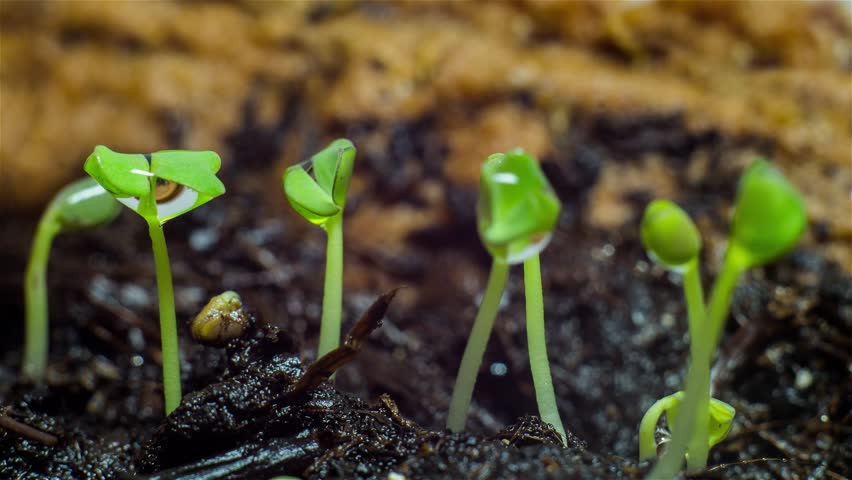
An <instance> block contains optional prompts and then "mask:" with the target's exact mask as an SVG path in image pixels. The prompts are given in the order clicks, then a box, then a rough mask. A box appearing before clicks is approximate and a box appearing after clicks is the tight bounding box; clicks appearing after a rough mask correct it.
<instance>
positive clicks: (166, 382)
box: [146, 216, 181, 415]
mask: <svg viewBox="0 0 852 480" xmlns="http://www.w3.org/2000/svg"><path fill="white" fill-rule="evenodd" d="M146 220H147V222H148V233H149V234H150V235H151V247H152V248H153V250H154V264H155V266H156V270H157V296H158V299H159V301H160V343H161V345H162V352H163V395H164V397H165V407H166V415H168V414H170V413H172V411H174V409H176V408H177V407H178V405H180V399H181V391H180V390H181V389H180V350H179V349H178V337H177V320H176V319H175V295H174V290H173V287H172V270H171V266H170V265H169V252H168V250H167V249H166V237H165V236H164V235H163V227H162V225H160V222H159V220H158V219H157V218H156V216H155V217H154V218H151V219H148V218H146Z"/></svg>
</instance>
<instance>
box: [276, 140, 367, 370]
mask: <svg viewBox="0 0 852 480" xmlns="http://www.w3.org/2000/svg"><path fill="white" fill-rule="evenodd" d="M354 163H355V146H354V145H353V144H352V142H350V141H349V140H347V139H345V138H340V139H337V140H335V141H333V142H331V143H330V144H329V145H328V146H327V147H325V149H323V150H322V151H320V152H319V153H317V154H316V155H314V156H313V157H311V158H310V160H308V161H306V162H303V163H300V164H297V165H293V166H291V167H289V168H288V169H287V170H286V171H285V172H284V177H283V179H282V182H283V184H284V193H285V194H286V195H287V200H288V201H289V202H290V205H291V206H292V207H293V209H294V210H296V211H297V212H298V213H299V214H300V215H301V216H303V217H305V219H307V220H308V221H309V222H311V223H313V224H315V225H319V226H320V227H322V228H323V230H325V231H326V234H327V235H328V241H327V245H326V260H325V262H326V263H325V287H324V289H323V299H322V321H321V323H320V338H319V352H318V354H317V358H319V357H321V356H323V355H325V354H326V353H328V352H330V351H332V350H334V349H335V348H337V347H338V346H340V321H341V312H342V308H343V207H344V206H345V205H346V194H347V193H348V192H349V180H350V179H351V178H352V167H353V165H354Z"/></svg>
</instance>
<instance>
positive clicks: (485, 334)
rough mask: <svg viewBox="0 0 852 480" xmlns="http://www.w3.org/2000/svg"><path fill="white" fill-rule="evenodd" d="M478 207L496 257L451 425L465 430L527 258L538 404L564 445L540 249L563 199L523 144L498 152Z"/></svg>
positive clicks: (485, 168)
mask: <svg viewBox="0 0 852 480" xmlns="http://www.w3.org/2000/svg"><path fill="white" fill-rule="evenodd" d="M477 210H478V211H477V217H478V229H479V235H480V237H481V238H482V243H483V244H485V247H486V248H487V249H488V251H489V253H491V255H492V257H493V259H494V260H493V262H492V264H491V273H490V274H489V277H488V284H487V286H486V287H485V294H484V296H483V298H482V303H481V304H480V306H479V312H478V313H477V315H476V319H475V320H474V322H473V329H472V330H471V333H470V337H468V342H467V346H466V347H465V350H464V354H463V355H462V361H461V365H460V366H459V372H458V376H457V377H456V383H455V387H454V388H453V396H452V399H451V401H450V411H449V414H448V417H447V428H448V429H450V430H451V431H453V432H459V431H461V430H463V429H464V424H465V421H466V419H467V412H468V410H469V408H470V400H471V397H472V396H473V387H474V384H475V383H476V375H477V372H478V371H479V367H480V365H481V364H482V357H483V355H484V354H485V347H486V345H487V344H488V338H489V337H490V335H491V330H492V327H493V325H494V318H495V317H496V315H497V309H498V307H499V303H500V297H501V296H502V295H503V290H504V289H505V287H506V280H507V278H508V276H509V266H510V265H513V264H518V263H522V262H523V264H524V288H525V296H526V315H527V342H528V349H529V355H530V369H531V370H532V376H533V384H534V385H535V391H536V401H537V403H538V409H539V414H540V415H541V418H542V419H543V420H544V421H545V422H547V423H549V424H550V425H552V426H553V428H554V429H555V430H556V431H557V432H558V433H559V434H560V436H561V438H562V441H563V443H564V442H565V441H566V439H567V437H566V434H565V428H564V427H563V426H562V420H561V419H560V418H559V410H558V408H557V406H556V395H555V394H554V391H553V380H552V378H551V376H550V365H549V363H548V360H547V345H546V342H545V332H544V300H543V293H542V286H541V266H540V263H539V253H540V252H541V251H542V250H544V248H545V247H546V246H547V244H548V243H549V242H550V237H551V234H552V231H553V229H554V227H555V226H556V221H557V219H558V217H559V210H560V204H559V199H558V198H557V197H556V195H555V194H554V193H553V189H552V188H551V186H550V183H549V182H548V181H547V177H545V176H544V173H542V171H541V169H540V168H539V166H538V163H537V162H536V159H535V158H534V157H533V156H531V155H530V154H528V153H526V152H524V151H523V150H520V149H517V150H514V151H511V152H508V153H496V154H494V155H491V156H490V157H488V159H487V160H486V161H485V163H484V164H483V165H482V174H481V176H480V190H479V204H478V207H477Z"/></svg>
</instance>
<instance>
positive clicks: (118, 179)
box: [84, 145, 225, 415]
mask: <svg viewBox="0 0 852 480" xmlns="http://www.w3.org/2000/svg"><path fill="white" fill-rule="evenodd" d="M220 165H221V159H220V158H219V155H217V154H216V152H211V151H204V152H193V151H186V150H164V151H160V152H155V153H152V154H140V153H134V154H129V153H117V152H113V151H112V150H110V149H109V148H107V147H105V146H103V145H98V146H97V147H95V151H94V152H92V154H91V155H89V158H88V159H86V164H85V166H84V169H85V170H86V173H88V174H89V175H91V176H92V178H94V179H95V180H97V182H98V183H100V184H101V186H103V188H105V189H106V190H107V191H108V192H110V193H111V194H112V195H113V196H114V197H115V198H116V199H117V200H118V201H119V202H121V203H123V204H124V205H125V206H127V207H128V208H130V209H131V210H133V211H134V212H136V213H138V214H139V215H140V216H141V217H142V218H143V219H145V222H146V223H147V224H148V233H149V234H150V236H151V246H152V249H153V251H154V265H155V267H156V271H157V295H158V297H159V301H160V337H161V343H162V354H163V395H164V397H165V410H166V415H168V414H170V413H171V412H172V411H174V409H175V408H177V406H178V405H179V404H180V399H181V388H180V352H179V350H178V339H177V322H176V320H175V297H174V291H173V289H172V272H171V267H170V266H169V253H168V250H167V249H166V238H165V236H164V235H163V224H165V222H166V221H168V220H171V219H172V218H175V217H177V216H179V215H182V214H184V213H186V212H188V211H190V210H193V209H195V208H196V207H199V206H201V205H203V204H205V203H207V202H209V201H210V200H212V199H214V198H216V197H218V196H219V195H222V194H223V193H225V186H224V185H222V182H221V181H219V179H218V178H217V177H216V172H218V171H219V167H220Z"/></svg>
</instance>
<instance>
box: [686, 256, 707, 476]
mask: <svg viewBox="0 0 852 480" xmlns="http://www.w3.org/2000/svg"><path fill="white" fill-rule="evenodd" d="M683 289H684V294H685V296H686V308H687V313H688V315H689V345H690V349H689V351H690V356H691V359H690V362H689V368H690V370H693V369H695V367H694V365H698V364H701V363H703V364H704V365H700V368H698V371H696V372H690V373H688V374H687V378H692V379H693V381H695V382H698V383H699V384H700V386H701V388H700V389H697V391H698V393H699V397H698V400H697V401H696V404H695V416H694V417H680V418H682V420H680V421H682V422H690V421H691V422H692V423H693V425H692V432H691V433H690V435H689V437H688V439H689V440H688V442H687V448H686V451H687V454H688V455H687V460H686V464H687V468H688V469H689V470H696V467H697V466H698V465H700V467H697V470H703V469H704V468H705V467H706V466H707V456H708V454H709V451H710V447H709V446H708V443H707V440H708V435H707V432H708V415H709V412H710V358H709V357H702V356H699V350H700V349H698V348H697V346H698V344H699V343H706V342H707V339H709V338H710V335H709V329H708V322H707V316H706V312H705V310H704V291H703V289H702V288H701V273H700V271H699V269H698V258H697V257H696V258H694V259H692V261H691V262H690V263H689V265H688V266H687V269H686V272H684V277H683ZM712 348H713V347H712V346H711V350H710V352H711V354H712V351H713V350H712Z"/></svg>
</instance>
